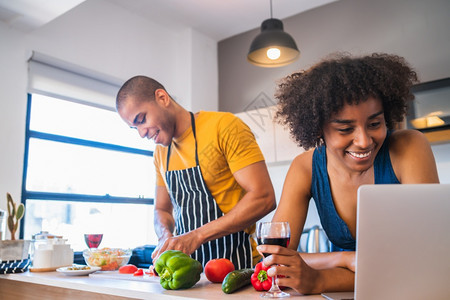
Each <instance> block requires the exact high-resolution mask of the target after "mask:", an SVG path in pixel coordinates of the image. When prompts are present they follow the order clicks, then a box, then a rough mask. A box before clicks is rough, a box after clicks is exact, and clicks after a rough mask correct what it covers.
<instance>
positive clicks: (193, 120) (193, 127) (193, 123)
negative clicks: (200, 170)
mask: <svg viewBox="0 0 450 300" xmlns="http://www.w3.org/2000/svg"><path fill="white" fill-rule="evenodd" d="M189 114H190V115H191V126H192V133H193V134H194V141H195V163H196V166H199V165H200V163H199V161H198V153H197V135H196V132H195V118H194V114H193V113H192V112H191V111H190V112H189ZM171 149H172V142H171V143H170V144H169V149H168V150H167V159H166V171H169V160H170V152H171Z"/></svg>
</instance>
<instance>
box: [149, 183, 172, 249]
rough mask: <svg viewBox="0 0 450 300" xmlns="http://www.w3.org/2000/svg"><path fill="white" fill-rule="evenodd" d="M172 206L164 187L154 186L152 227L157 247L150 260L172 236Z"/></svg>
mask: <svg viewBox="0 0 450 300" xmlns="http://www.w3.org/2000/svg"><path fill="white" fill-rule="evenodd" d="M172 211H173V206H172V202H171V201H170V196H169V194H168V193H167V190H166V188H165V187H164V186H156V197H155V208H154V226H155V232H156V235H157V236H158V246H157V247H156V249H155V250H154V251H153V253H152V258H156V257H157V256H158V255H159V254H160V253H162V252H164V251H161V247H162V246H163V245H164V242H165V240H166V239H167V238H170V237H172V236H173V231H174V228H175V220H174V218H173V215H172Z"/></svg>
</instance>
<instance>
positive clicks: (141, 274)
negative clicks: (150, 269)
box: [133, 269, 144, 276]
mask: <svg viewBox="0 0 450 300" xmlns="http://www.w3.org/2000/svg"><path fill="white" fill-rule="evenodd" d="M133 276H144V270H142V269H138V270H137V271H136V272H134V273H133Z"/></svg>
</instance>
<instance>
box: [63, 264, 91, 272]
mask: <svg viewBox="0 0 450 300" xmlns="http://www.w3.org/2000/svg"><path fill="white" fill-rule="evenodd" d="M90 269H91V267H89V266H83V265H73V266H71V267H68V268H67V270H70V271H78V270H90Z"/></svg>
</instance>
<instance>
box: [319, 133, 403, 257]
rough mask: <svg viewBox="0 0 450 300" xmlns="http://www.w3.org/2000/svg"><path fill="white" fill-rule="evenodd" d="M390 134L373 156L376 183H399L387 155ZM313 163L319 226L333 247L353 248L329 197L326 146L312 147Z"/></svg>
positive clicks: (352, 242) (352, 243) (350, 237)
mask: <svg viewBox="0 0 450 300" xmlns="http://www.w3.org/2000/svg"><path fill="white" fill-rule="evenodd" d="M389 136H390V133H388V134H387V136H386V139H385V140H384V142H383V145H382V146H381V148H380V151H378V153H377V156H376V157H375V161H374V175H375V184H389V183H400V182H399V181H398V179H397V177H396V176H395V173H394V170H393V168H392V164H391V158H390V157H389ZM312 163H313V166H312V185H311V194H312V197H313V198H314V201H315V202H316V206H317V211H318V213H319V217H320V222H321V223H322V227H323V229H324V230H325V232H326V234H327V236H328V238H329V239H330V241H331V242H332V243H333V244H334V245H335V246H338V247H340V248H343V249H344V250H355V249H356V241H355V239H353V237H352V235H351V233H350V230H349V229H348V227H347V224H346V223H345V222H344V221H343V220H342V219H341V217H340V216H339V215H338V213H337V211H336V208H335V207H334V202H333V199H332V197H331V189H330V182H329V180H328V170H327V156H326V148H325V146H321V147H318V148H316V149H315V150H314V154H313V162H312Z"/></svg>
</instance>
